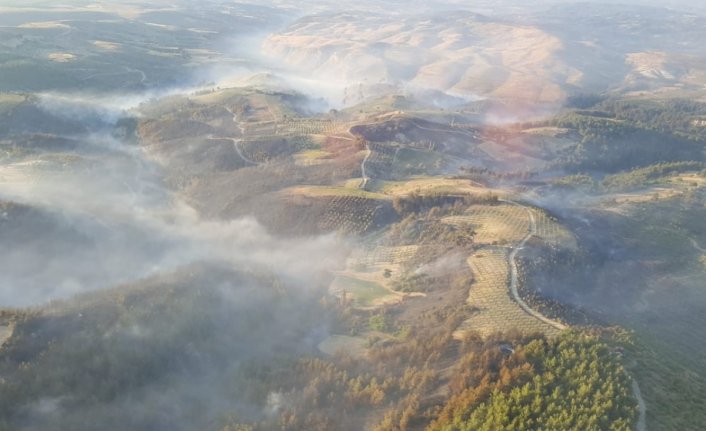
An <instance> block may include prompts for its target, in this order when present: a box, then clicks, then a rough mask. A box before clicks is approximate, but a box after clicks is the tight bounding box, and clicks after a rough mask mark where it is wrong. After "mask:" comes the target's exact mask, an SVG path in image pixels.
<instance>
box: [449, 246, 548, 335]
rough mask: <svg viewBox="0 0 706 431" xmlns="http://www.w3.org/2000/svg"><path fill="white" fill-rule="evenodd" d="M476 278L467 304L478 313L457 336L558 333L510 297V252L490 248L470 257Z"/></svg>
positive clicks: (499, 248)
mask: <svg viewBox="0 0 706 431" xmlns="http://www.w3.org/2000/svg"><path fill="white" fill-rule="evenodd" d="M468 265H469V266H470V268H471V271H472V272H473V276H474V280H475V281H474V283H473V285H472V286H471V289H470V292H469V295H468V300H467V303H468V305H469V306H471V307H473V308H474V309H476V310H477V311H475V312H474V314H473V315H472V316H471V317H470V318H469V319H467V320H466V321H465V322H464V323H463V324H461V326H460V327H459V328H458V331H457V336H460V335H461V334H462V333H463V332H465V331H467V330H474V331H477V332H479V333H480V334H481V335H482V336H486V335H489V334H491V333H493V332H496V331H508V330H513V329H514V330H520V331H523V332H541V333H545V334H547V335H554V334H556V333H558V330H557V329H556V328H553V327H552V326H550V325H547V324H545V323H543V322H542V321H540V320H538V319H536V318H535V317H533V316H531V315H529V314H527V313H526V312H525V311H524V310H522V308H520V307H519V305H518V304H517V303H516V302H515V301H514V300H513V299H512V298H511V297H510V294H509V291H508V282H509V278H510V267H509V265H508V251H507V249H505V248H501V247H487V248H485V249H483V250H480V251H478V252H476V253H475V254H473V255H472V256H470V257H469V258H468Z"/></svg>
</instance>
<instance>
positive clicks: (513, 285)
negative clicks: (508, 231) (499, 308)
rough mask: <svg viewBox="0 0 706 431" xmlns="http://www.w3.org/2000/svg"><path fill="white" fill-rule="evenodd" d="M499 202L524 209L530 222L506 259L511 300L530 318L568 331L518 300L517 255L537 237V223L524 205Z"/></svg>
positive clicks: (507, 201)
mask: <svg viewBox="0 0 706 431" xmlns="http://www.w3.org/2000/svg"><path fill="white" fill-rule="evenodd" d="M500 201H501V202H506V203H509V204H511V205H517V206H520V207H522V208H524V210H525V211H527V216H528V217H529V220H530V231H529V232H528V233H527V235H526V236H525V237H524V238H523V239H522V241H521V242H520V243H519V244H518V245H517V246H516V247H513V249H512V251H511V252H510V256H509V258H508V260H509V264H510V293H511V294H512V299H514V300H515V302H517V305H519V306H520V308H522V310H524V311H525V313H527V314H529V315H531V316H532V317H534V318H536V319H539V320H540V321H542V322H544V323H546V324H547V325H550V326H553V327H554V328H556V329H559V330H560V331H563V330H564V329H568V328H569V327H568V326H567V325H564V324H563V323H561V322H557V321H556V320H553V319H550V318H548V317H547V316H545V315H544V314H542V313H540V312H539V311H537V310H535V309H533V308H532V307H530V306H529V305H528V304H527V303H526V302H525V301H524V300H523V299H522V298H520V295H519V293H518V292H517V285H518V284H519V275H518V272H519V271H518V269H517V253H519V252H520V250H522V249H523V248H524V246H525V245H526V244H527V241H529V240H530V238H532V237H533V236H534V235H537V221H536V220H535V218H534V214H532V210H531V209H529V208H527V207H526V206H525V205H522V204H519V203H517V202H514V201H509V200H505V199H500Z"/></svg>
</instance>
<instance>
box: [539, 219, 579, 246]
mask: <svg viewBox="0 0 706 431" xmlns="http://www.w3.org/2000/svg"><path fill="white" fill-rule="evenodd" d="M530 211H532V213H533V214H534V218H535V220H536V224H537V233H536V236H537V237H539V238H541V239H542V240H543V241H544V242H545V243H546V244H548V245H552V246H555V247H563V248H569V249H576V248H578V243H577V242H576V237H574V235H573V234H572V233H571V232H570V231H569V230H568V229H567V228H565V227H564V226H562V225H561V224H559V223H558V222H557V221H555V220H553V219H552V218H551V217H550V216H549V215H548V214H547V213H546V212H544V211H540V210H535V209H530Z"/></svg>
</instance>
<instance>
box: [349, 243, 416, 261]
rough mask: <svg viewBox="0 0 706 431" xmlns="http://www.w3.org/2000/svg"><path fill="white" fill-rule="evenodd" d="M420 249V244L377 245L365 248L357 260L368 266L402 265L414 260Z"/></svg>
mask: <svg viewBox="0 0 706 431" xmlns="http://www.w3.org/2000/svg"><path fill="white" fill-rule="evenodd" d="M418 251H419V246H418V245H403V246H398V247H387V246H375V247H371V248H369V249H368V248H366V249H363V251H362V253H361V255H360V256H359V257H358V258H357V261H358V262H359V263H362V264H364V265H366V266H380V265H386V264H388V265H401V264H404V263H406V262H409V261H410V260H412V259H413V258H414V256H415V255H416V254H417V252H418Z"/></svg>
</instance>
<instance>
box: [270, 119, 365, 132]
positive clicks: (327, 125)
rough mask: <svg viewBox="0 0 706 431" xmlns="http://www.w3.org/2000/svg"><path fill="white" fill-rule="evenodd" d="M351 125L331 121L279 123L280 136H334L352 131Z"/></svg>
mask: <svg viewBox="0 0 706 431" xmlns="http://www.w3.org/2000/svg"><path fill="white" fill-rule="evenodd" d="M350 127H351V124H350V123H343V122H339V121H331V120H292V121H287V122H284V123H279V126H278V134H280V135H298V136H304V135H333V134H337V133H344V132H347V131H348V129H350Z"/></svg>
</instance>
